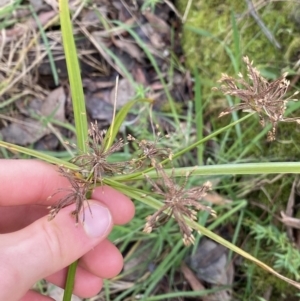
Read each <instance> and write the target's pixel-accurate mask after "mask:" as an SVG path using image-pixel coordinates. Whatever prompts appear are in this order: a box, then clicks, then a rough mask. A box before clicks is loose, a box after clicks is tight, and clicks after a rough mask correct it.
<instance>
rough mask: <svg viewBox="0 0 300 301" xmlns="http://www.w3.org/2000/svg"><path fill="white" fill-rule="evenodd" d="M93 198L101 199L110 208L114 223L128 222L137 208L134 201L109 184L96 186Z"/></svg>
mask: <svg viewBox="0 0 300 301" xmlns="http://www.w3.org/2000/svg"><path fill="white" fill-rule="evenodd" d="M92 199H95V200H99V201H101V202H102V203H104V204H105V205H106V206H107V207H108V208H109V210H110V212H111V214H112V216H113V218H114V223H115V224H117V225H123V224H126V223H128V222H129V221H130V220H131V219H132V218H133V216H134V213H135V208H134V205H133V203H132V201H131V200H130V199H129V198H128V197H126V196H124V195H123V194H122V193H121V192H119V191H117V190H115V189H113V188H111V187H109V186H101V187H97V188H95V189H94V190H93V193H92ZM120 199H121V200H122V201H120Z"/></svg>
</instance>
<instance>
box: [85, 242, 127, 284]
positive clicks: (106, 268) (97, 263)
mask: <svg viewBox="0 0 300 301" xmlns="http://www.w3.org/2000/svg"><path fill="white" fill-rule="evenodd" d="M79 265H80V266H81V267H82V268H84V269H86V270H87V271H89V272H90V273H92V274H94V275H96V276H97V277H100V278H112V277H115V276H116V275H118V274H119V273H120V272H121V270H122V268H123V256H122V255H121V253H120V251H119V250H118V248H117V247H116V246H115V245H114V244H113V243H111V242H110V241H109V240H103V241H102V242H101V243H99V244H98V245H97V246H96V247H95V248H93V249H92V250H90V251H89V252H88V253H86V254H85V255H83V257H82V258H80V261H79Z"/></svg>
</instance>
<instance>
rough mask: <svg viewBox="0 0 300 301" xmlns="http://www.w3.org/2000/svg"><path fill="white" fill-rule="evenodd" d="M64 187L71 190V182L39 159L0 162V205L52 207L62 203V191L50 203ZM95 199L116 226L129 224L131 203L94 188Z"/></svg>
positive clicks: (110, 189) (131, 214)
mask: <svg viewBox="0 0 300 301" xmlns="http://www.w3.org/2000/svg"><path fill="white" fill-rule="evenodd" d="M64 188H70V183H69V181H68V180H67V179H66V178H64V177H62V176H61V175H60V174H59V173H58V169H57V167H55V166H54V165H50V164H47V163H44V162H41V161H37V160H7V159H2V160H1V159H0V206H16V205H32V204H39V205H44V206H49V205H51V204H55V203H56V202H57V201H59V199H60V198H61V197H62V196H63V192H62V193H58V194H55V195H54V196H53V197H52V198H51V199H50V200H48V197H49V196H51V195H52V194H53V193H55V192H57V190H58V189H64ZM92 197H93V199H95V200H97V201H101V202H102V203H105V205H106V206H107V207H108V208H109V210H110V211H111V213H112V216H113V220H114V222H115V223H116V224H123V223H126V222H128V221H129V220H130V219H131V218H132V217H133V215H134V205H133V203H132V201H131V200H130V199H129V198H128V197H126V196H125V195H123V194H122V193H120V192H118V191H116V190H114V189H112V188H110V187H107V186H106V187H105V186H104V187H103V188H101V190H99V188H98V189H95V191H94V193H93V196H92ZM120 208H121V210H120Z"/></svg>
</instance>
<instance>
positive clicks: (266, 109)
mask: <svg viewBox="0 0 300 301" xmlns="http://www.w3.org/2000/svg"><path fill="white" fill-rule="evenodd" d="M243 60H244V63H245V64H246V67H247V72H248V80H245V79H244V78H243V76H242V74H239V79H235V78H233V77H230V76H228V75H227V74H222V77H221V79H220V80H219V82H221V84H222V85H221V87H219V88H213V89H214V90H219V91H221V92H222V93H224V94H225V95H232V96H235V97H238V98H240V100H241V102H240V103H239V104H237V105H235V106H232V107H230V108H228V109H226V110H224V111H223V112H221V114H220V115H219V117H221V116H224V115H227V114H229V113H231V112H232V111H237V110H243V111H244V112H256V113H257V114H258V116H259V119H260V123H261V125H262V126H263V127H264V126H265V125H266V124H267V123H271V125H272V130H271V131H269V133H268V141H272V140H275V135H276V128H277V124H278V122H280V121H285V122H293V121H296V122H297V123H299V120H300V119H299V118H285V117H284V113H285V110H286V104H287V102H288V101H292V100H293V101H296V99H292V98H293V97H294V96H295V95H297V94H298V92H295V93H294V94H293V95H292V96H290V97H287V98H286V97H285V95H286V92H287V90H288V87H289V84H290V82H289V81H288V80H287V79H286V76H287V73H284V74H283V75H282V76H281V77H280V78H279V79H277V80H274V81H272V82H268V81H267V80H266V79H265V78H264V77H263V76H262V75H261V74H260V73H259V71H258V70H257V69H256V68H255V67H253V65H252V64H253V63H252V62H250V60H249V58H248V57H247V56H245V57H244V58H243Z"/></svg>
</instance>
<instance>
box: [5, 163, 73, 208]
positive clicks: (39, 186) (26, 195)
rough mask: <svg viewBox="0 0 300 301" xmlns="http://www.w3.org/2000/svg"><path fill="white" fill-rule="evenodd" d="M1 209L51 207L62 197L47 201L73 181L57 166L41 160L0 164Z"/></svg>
mask: <svg viewBox="0 0 300 301" xmlns="http://www.w3.org/2000/svg"><path fill="white" fill-rule="evenodd" d="M0 179H1V182H0V206H13V205H22V204H51V203H54V202H56V201H57V200H58V199H59V198H60V197H61V196H54V197H53V199H52V200H49V201H47V198H48V197H49V196H50V195H52V194H53V193H55V192H56V191H57V189H58V188H67V187H69V186H70V183H69V181H68V180H67V179H66V178H64V177H62V176H61V175H60V174H59V173H58V171H57V168H56V167H55V166H54V165H50V164H47V163H44V162H41V161H37V160H3V159H2V160H0Z"/></svg>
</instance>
